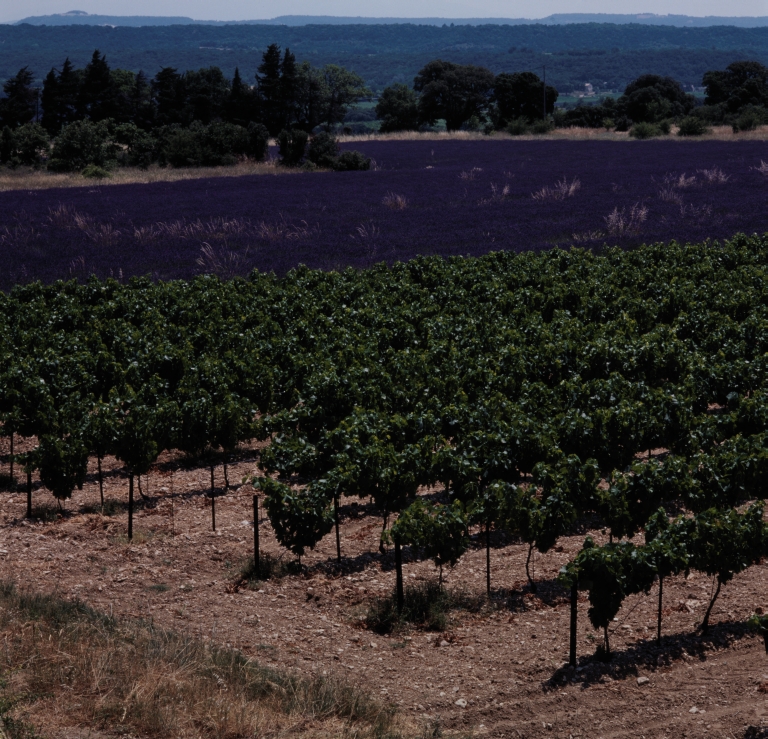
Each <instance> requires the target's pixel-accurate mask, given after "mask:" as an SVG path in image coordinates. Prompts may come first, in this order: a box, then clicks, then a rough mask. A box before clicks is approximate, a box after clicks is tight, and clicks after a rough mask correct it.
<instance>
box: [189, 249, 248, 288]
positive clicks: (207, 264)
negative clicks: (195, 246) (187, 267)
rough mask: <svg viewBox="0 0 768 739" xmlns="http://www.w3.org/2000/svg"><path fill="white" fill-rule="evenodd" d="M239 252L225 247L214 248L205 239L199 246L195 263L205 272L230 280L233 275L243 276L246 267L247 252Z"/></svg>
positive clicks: (246, 269)
mask: <svg viewBox="0 0 768 739" xmlns="http://www.w3.org/2000/svg"><path fill="white" fill-rule="evenodd" d="M249 251H250V250H249V249H248V248H247V247H246V249H245V251H244V252H243V253H242V254H240V253H238V252H236V251H232V250H230V249H226V248H223V247H222V248H218V249H217V248H215V247H213V246H211V245H210V244H209V243H208V242H207V241H206V242H204V243H203V245H202V246H201V247H200V256H199V257H198V258H197V259H196V260H195V263H196V264H197V265H198V266H199V267H201V268H202V270H203V272H204V273H205V274H213V275H218V276H219V277H220V278H221V279H222V280H231V279H232V278H233V277H238V276H241V277H242V276H244V275H245V273H246V272H248V271H249V269H248V252H249Z"/></svg>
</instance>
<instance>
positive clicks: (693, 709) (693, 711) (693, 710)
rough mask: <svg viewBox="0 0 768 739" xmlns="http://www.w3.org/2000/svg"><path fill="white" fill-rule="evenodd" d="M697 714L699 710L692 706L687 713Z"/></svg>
mask: <svg viewBox="0 0 768 739" xmlns="http://www.w3.org/2000/svg"><path fill="white" fill-rule="evenodd" d="M698 712H699V709H698V708H696V706H694V707H693V708H691V710H690V711H688V713H698Z"/></svg>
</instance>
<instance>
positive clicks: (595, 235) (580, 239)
mask: <svg viewBox="0 0 768 739" xmlns="http://www.w3.org/2000/svg"><path fill="white" fill-rule="evenodd" d="M571 238H572V239H573V240H574V241H575V242H576V243H577V244H585V243H589V242H592V241H599V240H600V239H604V238H605V233H604V232H603V231H585V232H584V233H580V234H579V233H575V234H571Z"/></svg>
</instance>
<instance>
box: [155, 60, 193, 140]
mask: <svg viewBox="0 0 768 739" xmlns="http://www.w3.org/2000/svg"><path fill="white" fill-rule="evenodd" d="M150 88H151V91H152V102H153V104H154V109H155V120H156V122H157V124H158V125H160V126H166V125H172V124H174V123H181V122H182V119H183V115H184V102H185V100H186V91H185V83H184V76H183V75H181V74H179V72H178V71H177V70H176V69H174V68H173V67H163V68H162V69H161V70H160V71H159V72H158V73H157V74H156V75H155V76H154V78H153V79H152V82H151V83H150Z"/></svg>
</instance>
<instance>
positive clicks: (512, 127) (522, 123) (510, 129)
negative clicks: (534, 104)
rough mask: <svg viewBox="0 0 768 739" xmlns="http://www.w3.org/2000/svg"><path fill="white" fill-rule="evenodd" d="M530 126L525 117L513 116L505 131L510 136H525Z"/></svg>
mask: <svg viewBox="0 0 768 739" xmlns="http://www.w3.org/2000/svg"><path fill="white" fill-rule="evenodd" d="M529 130H530V127H529V125H528V121H527V120H526V119H525V118H515V119H514V120H512V121H510V122H509V125H508V126H507V133H508V134H509V135H510V136H525V134H527V133H528V131H529Z"/></svg>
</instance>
